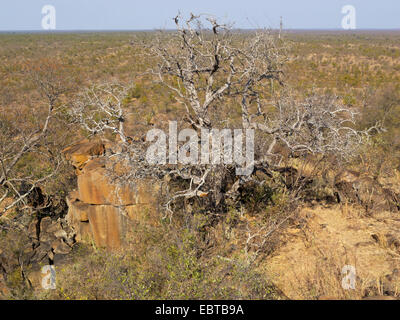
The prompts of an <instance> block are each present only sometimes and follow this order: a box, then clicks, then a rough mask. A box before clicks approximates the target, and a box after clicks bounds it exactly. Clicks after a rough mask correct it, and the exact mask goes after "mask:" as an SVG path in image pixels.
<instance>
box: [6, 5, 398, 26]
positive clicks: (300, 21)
mask: <svg viewBox="0 0 400 320" xmlns="http://www.w3.org/2000/svg"><path fill="white" fill-rule="evenodd" d="M45 5H52V6H54V8H55V30H57V31H64V30H144V29H146V30H148V29H150V30H153V29H159V28H165V29H171V28H173V27H174V25H173V23H172V19H171V18H172V17H174V16H175V15H176V14H177V12H178V11H180V12H181V13H182V14H189V13H190V12H193V13H195V14H198V13H207V14H213V15H215V16H216V17H218V18H220V19H222V20H223V21H230V22H235V27H237V28H250V29H252V28H259V27H266V28H278V27H279V21H280V17H281V16H282V17H283V23H284V27H285V28H287V29H341V28H342V19H343V17H344V16H345V14H342V7H343V6H345V5H352V6H353V7H354V8H355V10H356V16H355V17H356V20H355V21H356V29H400V1H399V0H344V1H342V0H240V1H236V0H197V1H192V0H164V1H163V0H159V1H155V0H0V31H25V30H27V31H28V30H29V31H40V30H43V27H42V20H43V18H44V16H45V15H46V14H42V8H43V6H45Z"/></svg>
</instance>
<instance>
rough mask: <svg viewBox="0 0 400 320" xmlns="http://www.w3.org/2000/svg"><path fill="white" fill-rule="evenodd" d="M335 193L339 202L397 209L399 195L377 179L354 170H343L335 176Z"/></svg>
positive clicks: (399, 206) (380, 208)
mask: <svg viewBox="0 0 400 320" xmlns="http://www.w3.org/2000/svg"><path fill="white" fill-rule="evenodd" d="M334 187H335V194H336V197H337V201H338V202H339V203H344V202H348V203H355V204H359V205H361V206H363V207H364V208H365V209H366V210H367V211H369V210H388V211H398V210H399V209H400V202H399V195H398V194H397V193H396V192H395V191H394V190H391V189H388V188H384V187H383V186H382V185H381V184H380V183H379V182H378V181H377V180H375V179H373V178H371V177H368V176H362V175H361V174H360V173H357V172H354V171H347V170H345V171H343V172H342V173H340V174H339V175H337V176H336V177H335V182H334Z"/></svg>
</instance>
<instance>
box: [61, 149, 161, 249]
mask: <svg viewBox="0 0 400 320" xmlns="http://www.w3.org/2000/svg"><path fill="white" fill-rule="evenodd" d="M110 146H111V147H112V144H111V143H109V142H104V141H100V142H89V141H84V142H81V143H79V144H77V145H75V146H72V147H70V148H68V149H67V150H65V152H66V154H67V155H66V157H67V159H69V160H70V161H71V163H72V164H73V165H74V167H75V168H76V169H77V175H78V177H77V180H78V183H77V184H78V187H77V190H75V191H73V192H71V194H70V195H69V196H68V197H67V204H68V214H67V221H68V223H69V224H70V225H71V226H73V228H74V229H75V231H76V240H77V241H91V240H93V241H94V242H95V243H96V245H97V246H99V247H106V248H109V249H116V248H119V247H120V246H121V245H123V243H124V240H125V238H126V235H127V231H128V230H129V226H130V225H131V222H132V221H135V220H140V219H141V217H142V216H143V215H145V214H147V213H149V212H155V211H156V210H157V199H158V196H159V193H160V182H159V181H158V180H157V179H138V180H136V181H129V183H128V182H126V183H124V182H121V181H120V180H118V182H117V181H116V180H115V179H113V178H112V176H113V173H115V170H119V171H120V172H123V170H124V169H123V165H121V164H120V163H115V162H114V163H113V161H115V160H112V158H109V157H107V156H104V153H105V150H106V149H107V147H110ZM116 148H118V146H116Z"/></svg>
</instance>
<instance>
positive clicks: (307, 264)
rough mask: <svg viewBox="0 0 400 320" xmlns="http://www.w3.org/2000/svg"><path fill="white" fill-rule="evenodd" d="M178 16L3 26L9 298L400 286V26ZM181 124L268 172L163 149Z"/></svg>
mask: <svg viewBox="0 0 400 320" xmlns="http://www.w3.org/2000/svg"><path fill="white" fill-rule="evenodd" d="M175 20H176V21H175V22H176V25H177V30H175V31H163V32H158V31H151V32H150V31H141V32H139V31H138V32H76V33H69V32H56V33H2V34H0V44H1V45H0V70H1V71H0V72H1V78H0V110H1V112H0V298H1V299H55V300H59V299H61V300H71V299H100V300H102V299H133V300H138V299H251V300H253V299H257V300H258V299H277V300H286V299H290V300H292V299H307V300H324V299H371V298H378V299H398V298H399V297H400V270H399V268H400V260H399V259H400V233H399V230H400V215H399V210H400V172H399V170H400V161H399V159H400V126H399V125H400V32H398V31H354V30H349V31H285V30H284V31H283V32H279V31H276V30H261V29H260V30H246V31H244V30H237V29H234V28H231V27H230V26H229V25H225V24H223V23H222V22H219V21H217V20H214V19H207V17H206V18H204V17H196V16H192V17H189V18H187V17H186V18H185V17H180V16H177V17H176V18H175ZM197 22H201V23H202V24H201V25H200V24H197ZM170 121H177V124H178V127H179V129H183V128H187V129H189V128H190V129H192V130H194V131H195V132H198V133H200V132H201V130H202V129H214V128H215V129H224V128H230V129H254V135H255V137H254V139H255V143H254V164H253V165H254V168H253V170H252V172H251V174H250V175H244V176H243V175H242V176H241V175H237V174H235V166H234V165H233V164H223V163H211V164H196V165H192V164H180V163H170V162H169V163H162V164H155V165H154V164H149V163H148V161H147V162H146V158H145V155H146V152H147V151H146V150H148V147H149V144H150V143H149V141H148V140H149V139H148V136H147V137H146V135H147V133H148V132H149V130H152V129H155V128H158V129H162V130H164V131H165V132H168V130H169V125H170ZM211 132H212V131H211ZM211 135H212V133H211ZM209 138H210V139H211V138H212V137H211V136H209ZM180 143H181V144H183V142H182V141H180V142H179V143H178V144H180ZM190 150H192V149H190ZM47 265H49V266H53V267H54V270H55V273H56V277H55V280H56V285H55V287H54V288H52V289H51V290H46V289H44V288H43V276H44V275H43V273H42V268H43V267H44V266H47ZM345 266H351V267H353V268H354V270H356V277H355V280H354V281H355V286H354V287H352V288H350V289H349V288H346V286H343V278H344V277H346V274H345V273H343V267H345Z"/></svg>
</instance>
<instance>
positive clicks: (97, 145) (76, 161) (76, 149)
mask: <svg viewBox="0 0 400 320" xmlns="http://www.w3.org/2000/svg"><path fill="white" fill-rule="evenodd" d="M62 152H63V154H64V156H65V158H66V159H67V160H69V161H70V162H71V164H72V165H73V166H74V167H75V168H76V170H77V171H76V172H77V174H79V173H80V170H82V168H83V167H84V166H85V164H86V163H87V162H88V161H89V159H91V158H92V157H93V156H101V155H104V153H105V142H103V141H95V142H90V141H89V140H87V139H85V140H83V141H81V142H79V143H77V144H74V145H73V146H70V147H68V148H65V149H64V150H63V151H62Z"/></svg>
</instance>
